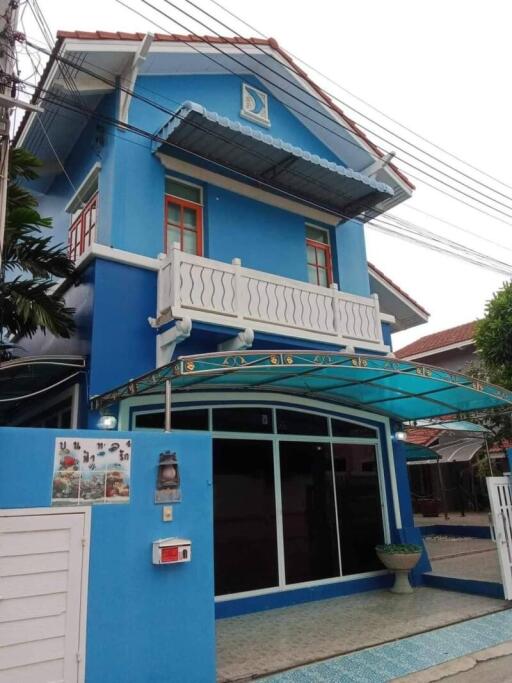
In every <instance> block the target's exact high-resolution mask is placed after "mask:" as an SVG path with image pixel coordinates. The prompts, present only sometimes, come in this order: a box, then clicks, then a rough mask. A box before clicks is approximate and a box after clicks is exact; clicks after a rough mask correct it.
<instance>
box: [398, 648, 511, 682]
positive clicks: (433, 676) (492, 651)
mask: <svg viewBox="0 0 512 683" xmlns="http://www.w3.org/2000/svg"><path fill="white" fill-rule="evenodd" d="M509 655H512V641H507V642H506V643H501V645H496V646H495V647H488V648H486V649H485V650H479V652H473V653H472V654H471V655H465V656H464V657H458V658H457V659H452V660H450V661H448V662H444V663H443V664H439V665H438V666H432V667H430V668H429V669H424V670H423V671H417V672H416V673H413V674H409V675H408V676H402V677H401V678H395V681H394V683H434V682H435V681H442V680H444V679H446V678H451V677H452V676H455V675H456V674H461V673H464V672H465V671H471V670H472V669H474V668H475V667H476V666H477V664H479V663H481V662H488V661H490V660H492V659H500V658H501V657H508V656H509ZM511 675H512V672H511Z"/></svg>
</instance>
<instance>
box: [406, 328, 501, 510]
mask: <svg viewBox="0 0 512 683" xmlns="http://www.w3.org/2000/svg"><path fill="white" fill-rule="evenodd" d="M477 322H478V321H477V320H473V321H472V322H469V323H464V324H463V325H457V326H456V327H451V328H449V329H447V330H441V331H440V332H434V333H433V334H428V335H425V336H424V337H420V338H419V339H417V340H416V341H414V342H411V343H410V344H407V346H404V347H402V348H401V349H398V350H397V351H395V356H396V357H397V358H400V359H403V360H411V361H416V362H422V363H428V364H429V365H435V366H436V367H440V368H445V369H446V370H451V371H454V372H462V373H464V372H466V373H467V372H468V371H469V369H470V368H472V367H476V366H477V365H478V362H479V359H478V352H477V350H476V344H475V339H474V335H475V329H476V325H477ZM407 440H408V442H409V443H411V444H413V446H425V447H427V448H430V449H432V450H433V455H434V454H435V453H437V454H438V456H439V463H440V465H441V466H442V470H441V471H440V470H439V468H438V467H437V463H436V462H435V461H424V460H423V461H422V460H421V459H414V455H412V457H411V460H410V462H409V478H410V484H411V493H412V495H413V500H414V502H415V505H416V509H419V507H420V502H419V501H421V499H424V498H437V499H438V500H441V498H442V497H443V495H442V494H444V497H445V500H446V504H447V506H448V509H449V510H460V509H463V508H465V509H468V508H472V509H475V508H476V509H478V508H479V507H480V506H483V507H486V506H487V492H486V490H485V482H483V479H482V476H481V474H480V475H479V472H478V461H479V458H482V457H485V458H486V457H487V456H486V451H485V443H484V440H483V438H482V437H478V436H475V434H472V433H468V432H459V433H458V434H455V433H453V432H450V431H449V430H448V429H447V430H439V429H430V428H422V427H410V428H408V429H407ZM507 446H508V444H502V445H500V446H497V445H490V446H489V453H490V458H491V462H492V467H493V472H494V473H497V474H501V472H503V471H504V470H507V469H508V464H507V460H506V456H505V448H506V447H507ZM440 475H441V477H440ZM441 482H442V485H443V488H444V491H442V490H441Z"/></svg>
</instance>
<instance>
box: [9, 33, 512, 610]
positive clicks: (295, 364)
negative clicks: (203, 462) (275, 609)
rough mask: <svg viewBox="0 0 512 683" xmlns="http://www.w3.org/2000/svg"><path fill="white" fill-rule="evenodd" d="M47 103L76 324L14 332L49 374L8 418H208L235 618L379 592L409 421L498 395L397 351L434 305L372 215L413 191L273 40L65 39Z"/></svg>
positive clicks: (89, 422)
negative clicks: (381, 237)
mask: <svg viewBox="0 0 512 683" xmlns="http://www.w3.org/2000/svg"><path fill="white" fill-rule="evenodd" d="M34 101H37V102H39V103H40V105H41V106H42V107H43V109H44V112H43V113H39V114H37V113H30V114H28V115H27V117H26V118H25V120H24V121H23V124H22V126H21V128H20V130H19V131H18V134H17V140H16V144H17V145H19V146H22V147H25V148H27V149H28V150H30V151H31V152H33V153H34V154H35V155H37V156H38V157H39V158H40V159H41V160H42V161H43V168H42V173H41V177H40V178H39V179H38V180H37V181H36V182H34V183H33V184H32V185H31V189H32V190H33V191H34V193H36V195H37V197H38V198H39V202H40V210H41V213H42V214H43V215H49V216H51V217H52V218H53V222H54V233H55V241H56V242H63V243H67V244H68V248H69V254H70V256H71V258H72V259H73V260H74V261H75V263H76V266H77V271H76V274H75V275H74V276H73V278H71V279H70V280H69V281H64V282H61V283H59V284H58V285H57V287H58V290H59V291H60V292H61V293H63V294H64V296H65V299H66V301H67V303H68V305H69V306H73V307H74V308H75V309H76V321H77V332H76V334H75V335H74V336H73V337H72V339H70V340H63V339H55V338H52V337H51V336H48V335H46V336H44V335H42V334H38V335H36V336H35V337H34V338H33V339H31V340H20V341H19V343H20V345H21V346H22V347H23V350H24V353H25V354H26V363H27V365H30V363H31V362H33V363H34V367H35V364H36V363H37V362H39V361H41V356H43V361H44V357H46V358H49V357H51V359H52V362H53V365H52V366H51V367H50V369H49V370H48V371H47V372H46V373H45V374H44V377H42V375H41V381H43V379H44V381H45V382H46V386H47V385H48V384H51V385H53V387H52V388H51V389H49V390H47V391H44V392H41V393H39V394H38V395H37V398H36V399H35V400H33V399H32V400H31V399H27V400H20V401H19V402H18V403H17V404H16V405H15V409H13V410H11V413H10V414H9V419H10V422H11V424H15V425H16V424H17V425H25V426H46V427H60V428H69V427H71V428H94V427H96V425H97V423H98V420H99V419H101V420H102V422H101V424H102V425H104V426H105V425H107V424H108V425H109V426H111V427H116V426H117V429H120V430H125V431H136V430H164V429H167V430H169V429H172V430H173V431H178V430H192V431H195V430H202V431H205V432H208V433H209V434H210V435H211V437H212V439H213V492H214V493H213V500H214V510H213V514H214V540H215V593H216V602H217V609H218V614H219V615H221V616H222V615H223V614H228V613H234V612H237V611H238V612H240V611H244V610H245V611H247V610H251V609H259V608H261V607H262V606H264V607H269V606H273V605H278V604H281V605H282V604H286V602H288V603H292V602H294V600H295V599H298V598H296V597H294V596H297V595H299V594H300V596H301V598H300V599H305V597H304V596H305V593H304V589H307V591H308V592H307V596H308V599H312V598H315V597H319V596H321V595H325V594H328V591H331V592H330V594H335V593H336V591H338V593H339V592H343V591H344V592H350V591H355V590H360V589H362V588H364V587H366V588H367V587H369V586H370V585H373V586H374V585H378V581H379V580H380V578H381V577H382V576H383V571H382V567H381V566H380V564H379V562H378V560H377V558H376V556H375V552H374V546H375V545H376V544H377V543H379V542H383V541H386V540H391V539H394V540H397V539H403V540H410V539H414V538H416V536H415V533H414V529H413V528H412V526H413V523H412V515H411V511H410V501H409V500H408V483H407V474H406V467H405V460H404V458H403V457H399V455H400V444H399V442H398V441H397V439H396V437H395V434H396V432H397V431H399V430H400V423H401V422H402V421H404V420H411V419H417V418H428V417H434V416H437V415H441V414H447V413H457V412H460V411H463V410H468V409H470V408H473V407H480V406H483V405H484V404H485V405H487V403H485V401H487V402H488V403H489V404H493V405H494V404H498V403H499V402H500V400H501V399H500V398H498V396H497V395H495V394H493V391H494V390H493V389H492V388H488V387H484V386H483V385H479V387H475V386H473V384H472V383H471V380H467V378H462V376H458V375H457V376H456V375H453V374H448V373H446V372H444V371H439V372H435V371H433V370H432V369H429V368H427V367H424V366H418V365H415V364H414V363H410V362H405V361H398V360H396V359H394V357H393V354H392V348H391V333H392V332H393V331H396V330H403V329H407V328H409V327H411V326H414V325H418V324H421V323H423V322H425V321H426V320H427V319H428V314H427V312H426V311H425V310H424V309H423V308H422V307H421V306H420V305H419V304H418V303H416V302H415V301H414V300H413V299H411V298H410V297H409V296H408V295H407V294H405V293H404V292H403V291H402V290H401V289H400V288H399V287H398V286H397V285H395V284H394V283H393V282H391V281H390V280H389V279H388V278H387V277H386V276H385V275H384V274H383V273H382V272H380V271H379V270H378V269H377V268H376V267H374V266H372V265H369V264H368V263H367V259H366V251H365V236H364V224H365V222H367V221H368V220H370V219H371V218H372V217H374V216H377V215H379V214H381V213H383V212H385V211H388V210H389V209H391V208H393V207H394V206H396V205H398V204H399V203H400V202H402V201H404V200H406V199H408V198H409V197H410V196H411V194H412V192H413V186H412V185H411V183H410V182H409V181H408V180H407V178H406V177H404V175H403V174H402V173H401V172H400V171H399V170H398V169H397V168H396V167H395V166H394V165H393V163H391V162H390V160H389V159H388V158H385V157H384V156H383V155H382V154H381V153H380V151H379V150H378V148H377V147H376V146H375V145H374V144H373V143H372V142H371V141H370V140H369V139H368V138H367V137H366V136H365V135H364V134H363V133H362V132H361V130H359V129H358V128H357V127H356V126H355V124H354V123H353V122H352V121H351V120H350V119H349V118H347V117H346V116H345V115H344V114H343V112H342V111H341V110H339V109H338V107H337V106H336V105H335V104H334V103H333V102H332V101H331V100H330V99H329V97H328V96H327V95H325V94H324V93H323V92H322V90H321V89H320V88H318V87H317V86H316V85H315V84H314V83H313V82H312V81H311V80H310V79H309V78H308V77H307V75H306V74H305V73H304V72H302V71H301V70H300V69H299V68H298V67H297V66H296V65H295V64H294V62H293V61H292V60H291V59H290V58H289V56H288V55H287V54H286V53H285V52H284V51H282V50H281V49H280V48H279V46H278V45H277V43H276V42H275V41H273V40H268V41H267V40H260V39H247V40H245V39H238V38H237V39H217V38H198V37H195V36H165V35H155V36H152V35H144V34H125V33H102V32H97V33H84V32H61V33H60V34H59V36H58V39H57V42H56V45H55V48H54V50H53V53H52V56H51V58H50V59H49V62H48V64H47V66H46V69H45V72H44V75H43V77H42V79H41V83H40V86H39V90H38V92H37V94H36V97H35V98H34ZM35 356H37V357H38V359H39V361H38V360H37V359H34V360H33V361H31V357H35ZM52 373H53V374H52ZM33 377H34V381H36V380H37V379H38V377H39V375H38V373H37V370H34V375H33ZM484 399H485V401H484ZM493 401H494V403H493ZM171 405H172V410H171ZM105 418H108V419H107V420H105ZM372 581H373V583H371V582H372ZM365 582H366V583H365ZM368 582H370V583H368ZM326 591H327V592H326Z"/></svg>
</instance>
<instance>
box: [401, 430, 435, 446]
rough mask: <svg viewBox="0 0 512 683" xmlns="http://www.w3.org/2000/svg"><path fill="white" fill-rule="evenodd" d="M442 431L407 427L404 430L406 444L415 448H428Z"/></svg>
mask: <svg viewBox="0 0 512 683" xmlns="http://www.w3.org/2000/svg"><path fill="white" fill-rule="evenodd" d="M442 431H443V430H442V429H429V428H428V427H409V428H408V429H406V432H407V443H412V444H414V445H415V446H430V444H431V443H433V442H434V441H435V440H436V439H437V437H438V436H439V434H441V432H442Z"/></svg>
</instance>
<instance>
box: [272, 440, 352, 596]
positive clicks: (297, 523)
mask: <svg viewBox="0 0 512 683" xmlns="http://www.w3.org/2000/svg"><path fill="white" fill-rule="evenodd" d="M279 447H280V469H281V498H282V514H283V537H284V564H285V575H286V583H287V584H293V583H301V582H303V581H316V580H319V579H327V578H331V577H335V576H339V573H340V567H339V555H338V533H337V528H336V512H335V503H334V490H333V473H332V462H331V449H330V444H329V443H314V442H302V441H280V444H279Z"/></svg>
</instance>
